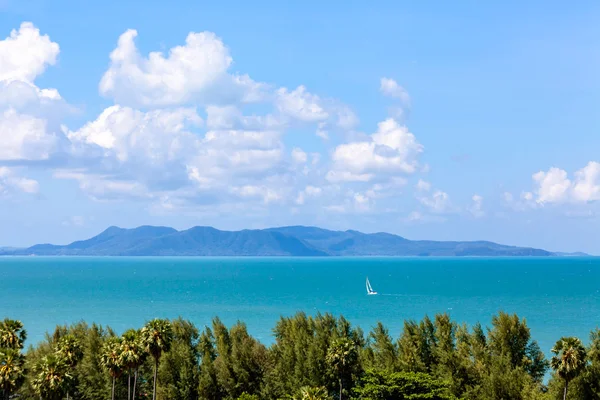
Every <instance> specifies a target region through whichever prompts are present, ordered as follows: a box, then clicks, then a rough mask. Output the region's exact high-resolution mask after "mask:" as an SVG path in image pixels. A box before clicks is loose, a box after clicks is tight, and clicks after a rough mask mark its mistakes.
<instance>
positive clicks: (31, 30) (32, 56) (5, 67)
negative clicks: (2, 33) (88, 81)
mask: <svg viewBox="0 0 600 400" xmlns="http://www.w3.org/2000/svg"><path fill="white" fill-rule="evenodd" d="M59 50H60V49H59V46H58V44H57V43H54V42H52V41H51V40H50V38H49V37H48V35H40V31H39V29H37V28H36V27H35V26H34V25H33V24H32V23H31V22H23V23H22V24H21V27H20V28H19V30H18V31H17V30H14V29H13V30H12V31H11V32H10V36H9V37H7V38H6V39H5V40H2V41H0V81H5V82H11V81H24V82H29V83H32V82H33V81H34V79H35V78H36V77H37V76H39V75H40V74H42V73H43V72H44V70H45V69H46V67H47V66H48V65H54V64H55V63H56V59H57V57H58V53H59Z"/></svg>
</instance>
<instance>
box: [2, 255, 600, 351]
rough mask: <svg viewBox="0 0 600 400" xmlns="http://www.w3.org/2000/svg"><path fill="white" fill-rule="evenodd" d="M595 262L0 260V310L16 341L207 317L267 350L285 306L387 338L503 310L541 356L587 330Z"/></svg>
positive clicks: (592, 322)
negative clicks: (444, 318) (424, 324)
mask: <svg viewBox="0 0 600 400" xmlns="http://www.w3.org/2000/svg"><path fill="white" fill-rule="evenodd" d="M598 267H600V258H599V257H550V258H549V257H518V258H516V257H492V258H486V257H65V256H63V257H39V256H36V257H0V317H2V318H4V317H10V318H14V319H19V320H21V321H23V323H24V324H25V328H26V330H27V332H28V340H27V344H28V345H30V344H36V343H38V342H39V341H41V340H42V339H43V338H44V334H45V332H52V331H53V329H54V327H55V326H56V325H57V324H61V325H62V324H72V323H75V322H78V321H86V322H88V323H92V322H95V323H98V324H101V325H103V326H110V327H111V328H113V329H115V331H116V332H117V333H122V332H123V331H124V330H126V329H128V328H132V327H133V328H136V327H141V326H142V325H143V324H144V323H145V322H146V321H147V320H149V319H152V318H155V317H161V318H177V317H182V318H184V319H188V320H190V321H192V322H193V323H194V324H196V326H198V328H200V329H202V328H203V327H204V326H205V325H209V324H210V322H211V320H212V318H213V317H216V316H218V317H219V318H221V319H222V320H223V321H224V322H225V323H226V324H227V325H231V324H233V323H235V322H236V321H238V320H239V321H242V322H244V323H246V325H247V326H248V330H249V332H250V333H251V334H253V335H254V336H255V337H256V338H257V339H259V340H260V341H261V342H263V343H265V344H267V345H268V344H270V343H272V342H273V341H274V338H273V337H272V333H271V332H272V328H273V327H274V326H275V324H276V322H277V321H278V319H279V318H280V317H281V316H291V315H294V314H295V313H296V312H305V313H307V314H309V315H314V314H316V313H332V314H334V315H343V316H344V317H346V318H347V319H348V320H349V321H350V322H351V323H352V324H353V325H354V326H360V327H361V328H362V329H363V330H364V331H365V333H368V331H369V330H370V329H371V328H372V327H373V326H374V325H375V324H376V323H377V322H378V321H381V322H382V323H384V325H386V326H387V327H388V328H389V330H390V334H391V335H392V337H393V338H394V339H397V338H398V337H399V335H400V333H401V330H402V326H403V323H404V321H405V320H411V319H412V320H420V319H422V318H423V317H424V316H425V315H429V316H430V317H433V316H434V315H435V314H437V313H448V314H449V315H450V316H451V317H452V319H453V320H454V321H456V322H458V323H466V324H468V325H470V326H472V325H473V324H475V323H477V322H479V323H481V324H482V325H483V326H484V327H485V326H491V319H492V316H493V315H495V314H497V313H498V312H499V311H505V312H508V313H511V314H512V313H516V314H518V315H519V316H520V317H522V318H525V319H526V320H527V323H528V325H529V327H530V328H531V333H532V337H533V339H534V340H537V341H538V343H539V344H540V347H541V348H542V350H543V351H544V352H545V353H546V354H547V355H548V354H549V352H550V348H551V347H552V346H553V345H554V343H555V342H556V340H558V339H559V338H560V337H561V336H571V335H572V336H578V337H580V338H581V339H582V340H583V341H584V342H587V341H588V337H589V333H590V331H591V330H593V329H595V328H596V327H597V326H598V319H599V317H600V314H599V313H600V291H599V290H598V288H597V282H598V281H599V279H600V268H598ZM367 277H368V278H369V280H370V282H371V284H372V285H373V288H374V290H376V291H377V292H378V293H379V294H378V295H376V296H368V295H367V293H366V288H365V280H366V278H367Z"/></svg>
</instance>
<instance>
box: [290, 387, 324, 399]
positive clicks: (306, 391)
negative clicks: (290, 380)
mask: <svg viewBox="0 0 600 400" xmlns="http://www.w3.org/2000/svg"><path fill="white" fill-rule="evenodd" d="M294 399H295V400H328V399H331V397H330V396H329V394H328V393H327V389H326V388H324V387H323V386H320V387H311V386H304V387H302V388H300V395H299V396H298V397H297V398H294Z"/></svg>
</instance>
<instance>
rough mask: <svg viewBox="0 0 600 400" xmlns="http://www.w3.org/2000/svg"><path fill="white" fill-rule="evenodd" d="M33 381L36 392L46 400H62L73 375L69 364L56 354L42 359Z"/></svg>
mask: <svg viewBox="0 0 600 400" xmlns="http://www.w3.org/2000/svg"><path fill="white" fill-rule="evenodd" d="M36 370H37V374H36V376H35V378H34V379H33V381H32V386H33V389H34V390H35V392H36V393H37V394H38V395H39V396H40V398H42V399H44V400H61V399H62V398H63V395H64V394H65V392H66V391H67V387H68V384H69V380H70V379H71V375H70V374H69V371H68V367H67V364H65V362H64V361H63V360H62V358H60V357H58V356H57V355H56V354H50V355H48V356H45V357H44V358H42V360H41V361H40V363H39V364H38V365H37V367H36Z"/></svg>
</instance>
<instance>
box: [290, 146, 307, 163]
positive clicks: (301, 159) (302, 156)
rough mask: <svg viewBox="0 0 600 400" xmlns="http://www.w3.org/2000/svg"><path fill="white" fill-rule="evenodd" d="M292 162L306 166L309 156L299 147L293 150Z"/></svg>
mask: <svg viewBox="0 0 600 400" xmlns="http://www.w3.org/2000/svg"><path fill="white" fill-rule="evenodd" d="M292 160H294V162H295V163H298V164H304V163H306V161H307V160H308V155H307V154H306V153H305V152H304V151H303V150H302V149H299V148H297V147H295V148H293V149H292Z"/></svg>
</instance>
